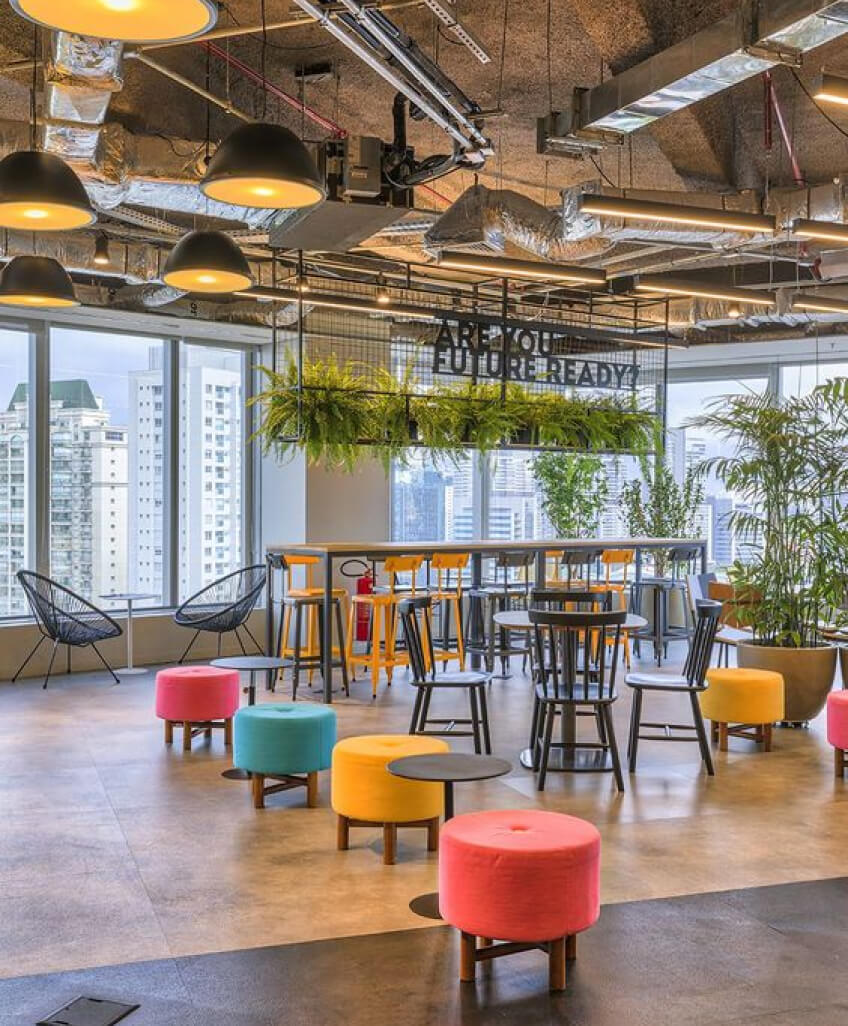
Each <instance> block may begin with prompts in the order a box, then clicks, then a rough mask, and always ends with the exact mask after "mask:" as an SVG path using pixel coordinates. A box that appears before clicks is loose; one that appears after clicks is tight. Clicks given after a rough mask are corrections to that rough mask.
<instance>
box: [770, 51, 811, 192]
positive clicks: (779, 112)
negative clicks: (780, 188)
mask: <svg viewBox="0 0 848 1026" xmlns="http://www.w3.org/2000/svg"><path fill="white" fill-rule="evenodd" d="M763 76H764V77H765V82H766V90H767V91H768V97H769V100H770V101H771V107H772V110H773V111H774V116H775V119H776V121H777V127H778V128H779V129H780V135H781V138H782V139H783V145H784V146H785V147H786V153H787V155H788V157H789V163H790V164H791V165H792V177H793V178H794V179H795V184H796V185H806V184H807V183H806V181H805V179H804V175H803V173H802V171H801V166H800V164H799V163H798V158H797V157H796V156H795V147H794V146H793V145H792V140H791V138H790V137H789V132H788V130H787V128H786V120H785V118H784V117H783V109H782V108H781V106H780V101H779V100H778V98H777V91H776V90H775V88H774V82H773V81H772V77H771V72H770V71H764V72H763Z"/></svg>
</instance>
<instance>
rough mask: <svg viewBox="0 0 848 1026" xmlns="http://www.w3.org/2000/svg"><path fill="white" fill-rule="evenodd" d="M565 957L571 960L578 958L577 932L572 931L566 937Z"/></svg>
mask: <svg viewBox="0 0 848 1026" xmlns="http://www.w3.org/2000/svg"><path fill="white" fill-rule="evenodd" d="M565 957H566V959H567V960H568V961H569V962H573V961H574V959H575V958H577V934H576V933H570V934H569V935H568V936H567V937H566V938H565Z"/></svg>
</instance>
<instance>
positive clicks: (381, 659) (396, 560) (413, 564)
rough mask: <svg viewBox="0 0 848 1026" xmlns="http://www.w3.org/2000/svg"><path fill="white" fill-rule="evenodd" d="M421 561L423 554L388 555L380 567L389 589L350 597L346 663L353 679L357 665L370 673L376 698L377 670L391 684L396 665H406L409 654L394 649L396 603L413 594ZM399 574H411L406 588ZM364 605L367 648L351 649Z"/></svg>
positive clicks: (372, 690)
mask: <svg viewBox="0 0 848 1026" xmlns="http://www.w3.org/2000/svg"><path fill="white" fill-rule="evenodd" d="M423 563H424V557H423V556H389V557H387V559H386V560H385V562H384V564H383V566H384V567H385V570H386V573H387V574H388V575H389V585H388V588H380V589H378V590H377V591H374V592H371V593H370V594H369V593H364V594H356V595H354V596H353V597H352V601H351V605H350V612H349V614H348V624H347V655H346V660H347V665H348V668H349V671H350V673H351V678H352V679H353V680H356V677H355V674H356V667H357V666H366V667H368V670H369V672H370V675H371V694H372V697H373V698H376V697H377V682H378V680H379V679H380V671H381V670H385V671H386V680H387V682H388V684H389V685H391V683H392V672H393V671H394V668H395V667H396V666H407V665H408V663H409V657H408V656H407V654H406V652H404V651H402V650H401V651H398V649H397V643H396V642H397V626H398V619H397V604H398V602H400V601H401V599H404V598H409V596H410V595H414V594H415V587H416V577H417V575H418V571H419V570H420V569H421V566H422V564H423ZM401 574H404V575H406V574H410V575H411V584H410V586H409V587H405V586H404V584H403V582H402V581H401V580H400V575H401ZM363 605H365V606H367V607H368V610H369V613H370V617H371V629H370V631H369V635H370V637H369V642H368V650H367V651H366V652H354V650H353V641H354V638H355V636H356V613H357V610H358V609H359V608H360V607H361V606H363Z"/></svg>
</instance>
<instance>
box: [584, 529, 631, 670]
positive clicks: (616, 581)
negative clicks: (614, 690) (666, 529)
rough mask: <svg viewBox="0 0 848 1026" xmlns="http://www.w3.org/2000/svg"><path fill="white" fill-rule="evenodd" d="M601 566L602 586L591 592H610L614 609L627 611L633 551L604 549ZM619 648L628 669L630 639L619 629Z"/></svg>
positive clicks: (596, 586) (624, 630)
mask: <svg viewBox="0 0 848 1026" xmlns="http://www.w3.org/2000/svg"><path fill="white" fill-rule="evenodd" d="M600 559H601V566H602V567H603V572H604V581H603V584H596V585H594V586H593V587H592V590H593V591H595V590H598V591H610V592H612V593H613V594H614V595H615V596H616V598H615V600H614V601H613V608H614V609H627V607H628V595H627V593H628V591H629V589H630V581H629V579H628V574H629V571H630V567H631V565H632V564H633V563H634V561H635V559H636V550H635V549H604V551H603V552H602V553H601V557H600ZM621 647H622V650H623V651H624V665H625V666H626V667H627V669H628V670H629V669H630V637H629V635H628V633H627V630H626V629H625V628H624V627H622V628H621Z"/></svg>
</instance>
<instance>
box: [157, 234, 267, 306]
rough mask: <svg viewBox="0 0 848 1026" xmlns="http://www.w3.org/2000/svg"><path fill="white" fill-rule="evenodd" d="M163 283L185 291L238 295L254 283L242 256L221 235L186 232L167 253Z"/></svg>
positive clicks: (235, 247) (242, 254)
mask: <svg viewBox="0 0 848 1026" xmlns="http://www.w3.org/2000/svg"><path fill="white" fill-rule="evenodd" d="M162 280H163V281H164V282H165V284H166V285H171V286H173V287H174V288H175V289H184V290H185V291H186V292H213V293H219V294H220V293H223V292H238V291H239V290H240V289H249V288H250V286H251V285H252V284H253V276H252V275H251V273H250V267H248V264H247V260H245V257H244V253H242V251H241V250H240V249H239V248H238V246H237V245H236V244H235V243H234V242H233V240H232V239H231V238H230V237H229V236H228V235H225V234H224V233H223V232H189V233H188V235H184V236H183V237H182V238H181V239H180V241H179V242H178V243H177V244H176V246H174V248H173V249H172V250H171V252H170V253H169V254H168V259H167V261H166V262H165V271H164V273H163V275H162Z"/></svg>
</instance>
